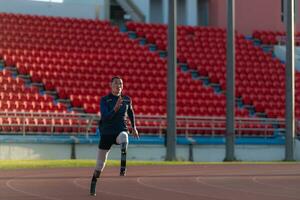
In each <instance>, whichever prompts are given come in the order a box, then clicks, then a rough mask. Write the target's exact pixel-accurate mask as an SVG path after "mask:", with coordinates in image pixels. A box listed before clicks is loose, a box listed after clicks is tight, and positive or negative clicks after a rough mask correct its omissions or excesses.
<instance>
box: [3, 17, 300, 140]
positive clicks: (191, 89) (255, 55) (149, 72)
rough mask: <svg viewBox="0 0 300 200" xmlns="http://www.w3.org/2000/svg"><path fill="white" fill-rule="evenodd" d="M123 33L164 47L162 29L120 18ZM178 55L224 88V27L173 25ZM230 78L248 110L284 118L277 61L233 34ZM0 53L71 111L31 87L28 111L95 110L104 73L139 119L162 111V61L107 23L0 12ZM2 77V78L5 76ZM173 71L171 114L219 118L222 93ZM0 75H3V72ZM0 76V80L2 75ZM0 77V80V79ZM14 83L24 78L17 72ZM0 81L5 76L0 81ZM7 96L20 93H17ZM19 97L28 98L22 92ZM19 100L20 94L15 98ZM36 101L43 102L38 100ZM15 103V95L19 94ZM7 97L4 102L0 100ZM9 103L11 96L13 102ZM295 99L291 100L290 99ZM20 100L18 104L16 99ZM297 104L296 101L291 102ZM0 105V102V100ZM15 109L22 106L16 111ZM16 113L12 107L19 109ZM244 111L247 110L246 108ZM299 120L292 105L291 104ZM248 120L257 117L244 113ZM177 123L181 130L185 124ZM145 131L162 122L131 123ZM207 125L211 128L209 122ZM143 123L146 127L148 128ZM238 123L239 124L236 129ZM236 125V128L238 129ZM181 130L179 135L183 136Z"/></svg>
mask: <svg viewBox="0 0 300 200" xmlns="http://www.w3.org/2000/svg"><path fill="white" fill-rule="evenodd" d="M127 27H128V29H129V30H132V31H136V33H137V35H138V36H139V37H145V38H146V39H147V41H148V42H151V43H154V44H156V45H157V47H158V49H160V50H166V42H167V39H166V26H165V25H154V24H140V23H132V22H131V23H128V24H127ZM178 33H179V34H178V60H179V62H180V63H186V64H187V65H188V66H189V67H190V69H194V70H197V71H198V72H199V74H200V75H203V76H208V77H209V79H210V81H211V82H212V83H216V84H219V85H220V87H221V89H222V90H224V89H225V58H226V55H225V52H226V48H225V34H226V32H225V30H223V29H219V28H203V27H191V26H180V27H179V28H178ZM236 52H237V55H236V57H237V66H236V70H237V80H236V87H237V89H236V95H237V97H238V98H242V99H243V102H244V104H245V105H250V106H253V107H254V108H255V111H256V113H265V114H266V115H267V116H268V117H270V118H282V117H283V116H284V107H283V105H284V73H283V70H284V68H283V67H284V66H283V65H282V64H281V63H279V62H278V61H277V60H274V59H273V58H271V57H270V56H269V55H266V54H264V52H263V51H262V50H261V49H260V48H258V47H255V46H253V45H252V43H251V42H250V41H247V40H245V39H244V37H243V36H242V35H238V37H237V50H236ZM0 57H1V58H2V59H3V60H4V62H5V67H11V66H15V67H16V69H17V71H18V75H20V74H21V75H28V76H29V77H30V79H31V82H32V83H41V84H42V85H43V87H44V90H45V91H55V92H57V95H58V99H68V100H70V102H71V108H68V107H67V106H64V105H63V104H61V103H58V104H57V105H55V104H53V100H52V99H51V97H48V96H47V95H44V96H42V95H41V94H40V93H39V92H41V91H37V89H32V88H34V87H30V88H31V90H34V91H31V94H32V95H33V96H34V97H35V98H36V103H35V100H31V102H32V103H31V105H34V106H32V108H31V107H30V109H29V110H26V109H27V107H29V106H27V107H26V109H24V110H25V111H35V112H44V111H45V110H43V109H44V108H45V109H46V111H49V110H50V111H53V112H54V111H58V112H67V110H69V111H70V110H72V108H74V107H82V108H83V110H84V111H85V112H86V113H90V114H97V113H98V112H99V99H100V97H101V96H103V95H105V94H107V93H108V92H109V87H108V83H109V80H110V78H111V77H112V76H114V75H119V76H121V77H122V78H123V79H124V83H125V85H124V87H125V88H124V92H125V93H126V94H129V95H130V96H132V97H133V102H134V108H135V113H136V114H137V115H144V116H157V117H159V116H164V115H165V114H166V72H167V66H166V62H167V61H166V59H165V58H164V57H160V56H159V53H157V52H153V51H149V47H148V46H147V45H140V43H139V40H132V39H130V38H129V37H128V34H127V33H122V32H120V31H119V29H118V28H117V27H115V26H112V25H111V24H110V23H109V22H107V21H99V20H85V19H73V18H62V17H46V16H33V15H22V14H8V13H0ZM2 72H3V73H4V74H8V75H7V76H10V77H7V79H9V78H10V79H12V78H11V75H9V73H8V72H7V71H6V69H4V70H3V71H2ZM177 72H178V77H177V78H178V88H177V92H178V96H177V97H178V101H177V106H178V109H177V114H178V115H179V116H194V117H196V116H202V117H203V116H204V117H207V118H209V119H210V118H213V117H220V116H221V117H225V95H224V94H222V93H221V94H218V93H216V92H215V91H214V89H213V88H212V87H208V86H206V85H204V84H203V83H202V82H201V81H199V80H194V79H193V78H192V76H191V75H190V74H189V73H186V72H183V71H181V70H180V69H179V68H178V70H177ZM4 74H3V77H4ZM1 77H2V75H1ZM3 77H2V79H3V80H4V78H3ZM2 79H1V80H2ZM16 80H17V81H18V80H19V86H18V87H20V88H22V87H23V88H24V87H25V83H23V82H22V79H20V78H19V77H17V78H16ZM5 81H6V80H5ZM3 92H7V93H5V94H3V95H2V96H9V95H7V94H8V92H11V93H12V94H11V95H10V96H11V98H12V99H13V98H15V97H13V96H22V95H24V93H25V94H26V92H24V93H23V92H22V93H23V94H22V95H21V94H20V95H19V94H16V95H14V94H13V92H14V91H3ZM27 96H30V95H29V94H28V95H27ZM20 98H21V97H20ZM40 98H41V99H43V98H46V99H45V102H44V101H41V100H40ZM20 100H21V101H23V100H22V99H20ZM1 101H2V100H1ZM6 101H7V100H6ZM13 101H14V100H13ZM297 101H298V100H297ZM15 102H17V101H14V103H13V105H15V107H16V108H14V106H11V105H12V104H9V107H8V105H7V107H8V109H10V108H12V110H14V109H15V110H18V109H21V108H20V107H21V106H20V104H22V105H25V103H23V102H22V103H18V104H17V103H15ZM24 102H25V101H24ZM298 102H299V101H298ZM3 105H4V106H6V104H5V103H3ZM21 110H22V109H21ZM21 110H20V111H21ZM250 114H251V113H250ZM236 116H238V117H244V118H248V117H250V115H249V111H248V110H247V109H245V108H244V107H236ZM297 116H298V117H299V116H300V115H299V109H297ZM252 118H257V117H256V116H252ZM186 121H187V120H182V121H180V122H178V124H180V123H182V127H187V125H186ZM138 125H139V126H140V127H148V128H145V129H142V130H143V131H144V132H145V133H147V132H151V133H153V132H155V133H157V131H156V130H153V128H151V127H157V126H165V124H161V122H160V121H155V120H154V121H151V122H147V121H146V120H141V121H138ZM188 126H190V127H192V128H193V127H194V128H195V129H194V130H191V131H190V133H194V134H207V135H210V134H211V130H212V129H214V128H215V131H214V132H215V134H216V135H220V134H224V130H225V124H224V122H222V123H218V122H216V124H215V125H211V123H209V122H203V121H201V122H191V123H190V124H189V125H188ZM212 126H213V127H212ZM242 126H243V127H244V128H247V129H251V128H252V130H249V131H244V132H242V134H248V135H252V134H258V135H259V134H260V133H259V130H256V131H253V128H254V129H255V128H256V129H260V128H261V129H263V128H265V127H267V128H270V131H267V135H270V134H272V133H273V127H272V124H268V125H265V124H259V123H258V124H251V123H249V124H245V125H242ZM149 127H150V128H149ZM243 127H242V128H243ZM240 128H241V127H240ZM185 132H186V130H182V132H180V130H179V133H185Z"/></svg>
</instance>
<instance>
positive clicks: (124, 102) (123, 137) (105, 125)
mask: <svg viewBox="0 0 300 200" xmlns="http://www.w3.org/2000/svg"><path fill="white" fill-rule="evenodd" d="M122 90H123V81H122V79H121V78H120V77H117V76H116V77H113V78H112V79H111V93H110V94H108V95H107V96H104V97H102V98H101V101H100V111H101V120H100V122H99V130H100V141H99V146H98V153H97V163H96V167H95V170H94V173H93V177H92V181H91V187H90V195H92V196H96V184H97V179H98V178H100V175H101V173H102V171H103V169H104V167H105V163H106V160H107V156H108V154H109V151H110V148H111V146H112V145H113V144H117V145H120V147H121V166H120V176H125V175H126V153H127V147H128V132H129V131H128V128H127V124H126V117H127V116H128V117H129V120H130V123H131V126H132V134H133V136H134V137H135V138H139V134H138V131H137V129H136V126H135V117H134V112H133V108H132V101H131V98H130V97H128V96H125V95H122Z"/></svg>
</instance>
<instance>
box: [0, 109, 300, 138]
mask: <svg viewBox="0 0 300 200" xmlns="http://www.w3.org/2000/svg"><path fill="white" fill-rule="evenodd" d="M99 119H100V116H99V115H95V114H79V113H61V112H58V113H50V112H0V134H22V135H28V134H49V135H58V134H71V135H87V136H88V135H94V134H96V129H97V127H98V122H99ZM176 123H177V133H178V134H180V135H186V136H191V135H208V136H218V135H224V134H225V132H226V118H225V117H204V116H178V117H177V120H176ZM284 123H285V121H284V120H283V119H269V118H236V121H235V128H236V135H237V136H253V135H254V136H265V137H267V136H273V134H274V133H276V132H277V133H284V131H285V124H284ZM136 125H137V128H138V129H139V132H140V133H141V134H154V135H160V136H162V135H163V134H165V133H166V129H167V121H166V116H151V115H136ZM296 130H297V133H298V134H299V133H300V120H298V121H297V122H296Z"/></svg>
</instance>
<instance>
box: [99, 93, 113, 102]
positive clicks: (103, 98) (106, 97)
mask: <svg viewBox="0 0 300 200" xmlns="http://www.w3.org/2000/svg"><path fill="white" fill-rule="evenodd" d="M110 99H111V96H110V95H109V94H108V95H106V96H103V97H101V101H108V100H110Z"/></svg>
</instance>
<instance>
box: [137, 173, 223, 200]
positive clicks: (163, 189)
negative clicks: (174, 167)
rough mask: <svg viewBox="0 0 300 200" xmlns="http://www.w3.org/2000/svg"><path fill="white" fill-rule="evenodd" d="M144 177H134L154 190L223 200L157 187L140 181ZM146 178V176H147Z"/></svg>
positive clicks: (140, 182)
mask: <svg viewBox="0 0 300 200" xmlns="http://www.w3.org/2000/svg"><path fill="white" fill-rule="evenodd" d="M143 178H144V179H145V178H146V177H138V178H137V179H136V181H137V183H139V184H140V185H143V186H144V187H148V188H152V189H156V190H162V191H167V192H172V193H179V194H184V195H190V196H195V197H205V198H212V199H216V200H224V199H221V198H218V197H212V196H208V195H198V194H192V193H189V192H183V191H178V190H172V189H168V188H163V187H161V186H160V187H159V186H155V185H151V184H146V183H144V182H143V181H142V179H143ZM147 178H148V177H147Z"/></svg>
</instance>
